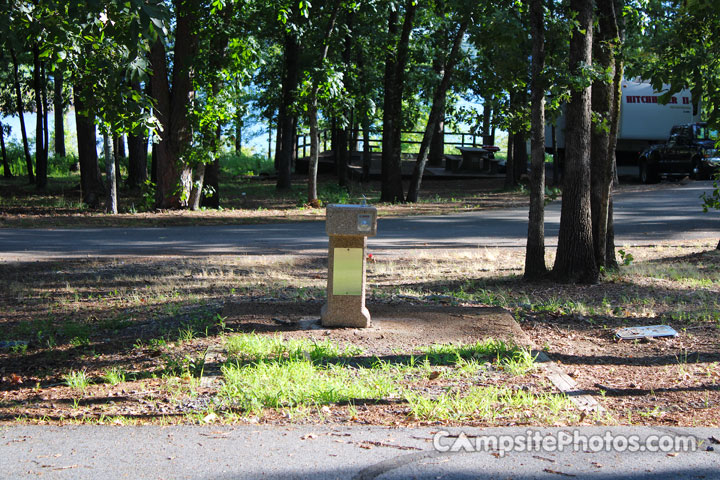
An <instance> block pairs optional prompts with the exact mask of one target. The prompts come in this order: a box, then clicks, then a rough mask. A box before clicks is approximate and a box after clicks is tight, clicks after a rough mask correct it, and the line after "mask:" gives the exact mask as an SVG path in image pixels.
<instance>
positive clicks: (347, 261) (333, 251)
mask: <svg viewBox="0 0 720 480" xmlns="http://www.w3.org/2000/svg"><path fill="white" fill-rule="evenodd" d="M326 215H327V217H326V221H325V231H326V232H327V234H328V235H329V236H330V246H329V250H328V287H327V303H326V304H325V305H323V307H322V311H321V313H320V318H321V319H322V324H323V326H326V327H355V328H358V327H359V328H365V327H369V326H370V312H369V311H368V309H367V307H365V259H366V257H367V254H366V248H367V237H374V236H375V235H376V234H377V209H376V208H375V207H371V206H369V205H328V206H327V211H326Z"/></svg>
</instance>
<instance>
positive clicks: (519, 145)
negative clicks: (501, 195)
mask: <svg viewBox="0 0 720 480" xmlns="http://www.w3.org/2000/svg"><path fill="white" fill-rule="evenodd" d="M513 143H514V146H513V163H512V165H513V177H514V178H515V183H516V184H518V183H520V181H521V180H522V178H523V176H526V175H527V171H528V154H527V137H526V136H525V132H524V131H521V132H515V135H513Z"/></svg>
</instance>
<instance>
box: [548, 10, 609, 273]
mask: <svg viewBox="0 0 720 480" xmlns="http://www.w3.org/2000/svg"><path fill="white" fill-rule="evenodd" d="M570 10H571V12H577V17H576V21H577V25H576V26H575V28H574V29H573V32H572V38H571V39H570V57H569V68H570V74H571V75H576V76H581V75H583V72H582V69H583V68H584V66H586V65H590V63H591V58H592V54H591V53H592V28H593V23H592V19H593V2H592V0H571V1H570ZM590 96H591V87H590V86H588V87H585V88H579V89H576V90H573V91H572V92H571V96H570V103H569V104H568V107H567V117H566V118H567V127H566V137H565V138H566V155H567V157H566V159H565V174H564V182H563V195H562V209H561V214H560V232H559V234H558V248H557V254H556V257H555V265H554V268H553V273H554V275H555V277H556V279H557V280H558V281H562V282H583V283H593V282H596V281H597V279H598V268H597V264H596V262H595V252H594V247H593V238H592V219H591V215H590V127H591V125H590V123H591V122H590V113H591V109H590Z"/></svg>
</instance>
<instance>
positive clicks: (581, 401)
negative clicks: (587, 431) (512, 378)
mask: <svg viewBox="0 0 720 480" xmlns="http://www.w3.org/2000/svg"><path fill="white" fill-rule="evenodd" d="M533 355H535V361H536V362H537V363H538V364H539V365H540V368H542V369H543V370H544V371H545V374H546V375H547V377H548V379H549V380H550V381H551V382H552V383H553V385H555V387H556V388H557V389H558V390H560V391H561V392H563V393H564V394H565V395H567V397H568V399H570V401H571V402H573V403H574V404H575V405H576V406H577V407H578V408H579V409H580V410H582V411H583V412H596V413H605V412H606V409H605V407H603V406H602V405H601V404H600V402H598V401H597V400H596V399H595V397H593V396H592V395H589V394H587V393H585V392H584V391H583V390H579V389H578V386H577V382H575V380H573V379H572V378H570V376H569V375H568V374H567V373H565V372H564V371H563V370H562V369H561V368H560V367H559V366H558V364H557V363H555V362H553V361H552V360H550V357H548V356H547V354H546V353H545V352H541V351H533Z"/></svg>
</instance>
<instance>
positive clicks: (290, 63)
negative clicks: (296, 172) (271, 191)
mask: <svg viewBox="0 0 720 480" xmlns="http://www.w3.org/2000/svg"><path fill="white" fill-rule="evenodd" d="M284 49H285V53H284V57H285V59H284V63H285V72H284V75H283V81H282V98H281V101H280V108H279V109H278V126H277V135H278V137H277V143H278V145H280V150H279V152H278V154H277V155H276V159H275V162H276V165H277V170H278V180H277V185H276V188H277V189H278V190H290V189H291V188H292V156H293V149H294V147H295V126H294V123H295V122H294V120H293V118H294V115H292V114H291V112H290V108H291V107H292V105H293V104H294V103H295V97H296V92H295V89H296V88H297V84H298V78H299V75H300V63H299V56H300V45H299V44H298V42H297V39H296V38H295V34H293V33H286V34H285V47H284Z"/></svg>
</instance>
